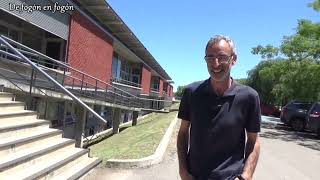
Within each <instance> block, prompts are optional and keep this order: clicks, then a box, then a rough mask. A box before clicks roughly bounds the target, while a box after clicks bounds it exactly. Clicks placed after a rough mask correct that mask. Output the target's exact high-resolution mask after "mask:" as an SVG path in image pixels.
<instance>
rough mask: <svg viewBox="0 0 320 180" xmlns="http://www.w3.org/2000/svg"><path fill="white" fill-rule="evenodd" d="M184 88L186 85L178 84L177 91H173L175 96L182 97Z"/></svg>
mask: <svg viewBox="0 0 320 180" xmlns="http://www.w3.org/2000/svg"><path fill="white" fill-rule="evenodd" d="M185 88H186V86H178V88H177V92H175V93H174V96H175V97H182V94H183V91H184V89H185Z"/></svg>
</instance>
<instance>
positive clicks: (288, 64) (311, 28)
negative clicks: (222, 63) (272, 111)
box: [246, 0, 320, 105]
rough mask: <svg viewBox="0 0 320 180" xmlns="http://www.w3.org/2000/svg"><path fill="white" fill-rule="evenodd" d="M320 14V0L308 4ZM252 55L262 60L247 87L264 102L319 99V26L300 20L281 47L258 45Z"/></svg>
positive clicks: (250, 76) (249, 75) (318, 24)
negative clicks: (253, 90) (293, 32)
mask: <svg viewBox="0 0 320 180" xmlns="http://www.w3.org/2000/svg"><path fill="white" fill-rule="evenodd" d="M309 6H310V7H312V8H313V9H315V10H317V11H320V0H315V1H314V2H313V3H310V4H309ZM251 53H252V54H256V55H260V56H261V58H262V59H264V60H263V61H261V62H260V63H259V64H258V65H257V66H256V67H255V68H254V69H252V70H250V71H249V72H248V78H247V81H246V82H247V84H248V85H249V86H251V87H253V88H254V89H256V90H257V91H258V93H259V95H260V98H261V101H262V102H264V103H267V104H274V105H284V104H285V103H287V102H288V101H290V100H301V101H319V100H320V23H319V22H311V21H309V20H298V27H297V28H296V32H295V34H293V35H290V36H285V37H283V40H282V43H281V45H280V46H279V47H274V46H272V45H266V46H262V45H258V46H257V47H254V48H252V51H251Z"/></svg>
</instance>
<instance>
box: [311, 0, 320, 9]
mask: <svg viewBox="0 0 320 180" xmlns="http://www.w3.org/2000/svg"><path fill="white" fill-rule="evenodd" d="M309 7H312V8H313V9H314V10H316V11H320V0H315V1H314V2H313V3H309Z"/></svg>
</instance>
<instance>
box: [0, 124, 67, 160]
mask: <svg viewBox="0 0 320 180" xmlns="http://www.w3.org/2000/svg"><path fill="white" fill-rule="evenodd" d="M61 137H62V131H61V130H57V129H49V128H44V129H38V130H37V131H34V132H32V133H30V134H28V135H26V136H21V137H13V138H10V137H7V138H4V139H1V142H0V157H4V156H8V155H10V154H11V153H17V152H19V151H22V150H24V149H27V148H30V147H35V146H38V145H40V144H43V143H45V144H46V143H48V142H50V141H51V140H53V139H57V138H61Z"/></svg>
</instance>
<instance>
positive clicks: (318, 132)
mask: <svg viewBox="0 0 320 180" xmlns="http://www.w3.org/2000/svg"><path fill="white" fill-rule="evenodd" d="M317 136H318V138H319V139H320V128H319V129H318V131H317Z"/></svg>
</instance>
